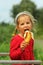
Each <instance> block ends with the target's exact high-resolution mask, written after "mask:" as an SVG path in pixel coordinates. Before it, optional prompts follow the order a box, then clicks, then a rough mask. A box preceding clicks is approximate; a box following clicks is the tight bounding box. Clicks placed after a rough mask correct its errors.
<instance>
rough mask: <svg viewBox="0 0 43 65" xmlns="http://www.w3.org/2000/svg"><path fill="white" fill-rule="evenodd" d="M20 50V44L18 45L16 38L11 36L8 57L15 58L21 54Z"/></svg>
mask: <svg viewBox="0 0 43 65" xmlns="http://www.w3.org/2000/svg"><path fill="white" fill-rule="evenodd" d="M21 53H22V50H21V48H20V46H19V45H18V42H17V39H16V38H13V39H12V40H11V42H10V58H11V59H12V60H14V59H15V60H16V59H18V58H19V56H20V55H21Z"/></svg>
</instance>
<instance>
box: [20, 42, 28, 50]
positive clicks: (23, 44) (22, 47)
mask: <svg viewBox="0 0 43 65" xmlns="http://www.w3.org/2000/svg"><path fill="white" fill-rule="evenodd" d="M26 46H27V43H26V42H25V41H23V42H22V43H21V45H20V48H21V49H22V50H24V49H25V47H26Z"/></svg>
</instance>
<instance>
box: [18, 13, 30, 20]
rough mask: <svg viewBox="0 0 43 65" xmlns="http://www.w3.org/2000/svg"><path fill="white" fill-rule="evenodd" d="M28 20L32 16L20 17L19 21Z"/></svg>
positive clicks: (24, 15)
mask: <svg viewBox="0 0 43 65" xmlns="http://www.w3.org/2000/svg"><path fill="white" fill-rule="evenodd" d="M26 20H30V16H28V15H26V14H23V15H20V16H19V17H18V21H26Z"/></svg>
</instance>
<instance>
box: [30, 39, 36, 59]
mask: <svg viewBox="0 0 43 65" xmlns="http://www.w3.org/2000/svg"><path fill="white" fill-rule="evenodd" d="M30 43H31V46H30V53H31V60H35V58H34V40H33V39H32V40H31V42H30Z"/></svg>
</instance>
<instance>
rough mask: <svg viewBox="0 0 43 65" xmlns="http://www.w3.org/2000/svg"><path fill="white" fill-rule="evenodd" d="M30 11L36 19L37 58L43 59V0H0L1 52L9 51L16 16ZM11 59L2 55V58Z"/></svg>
mask: <svg viewBox="0 0 43 65" xmlns="http://www.w3.org/2000/svg"><path fill="white" fill-rule="evenodd" d="M21 11H29V12H31V14H32V15H33V16H34V18H35V19H36V21H35V25H34V30H33V33H34V38H35V44H34V54H35V59H37V60H38V59H39V60H43V0H0V53H1V52H9V48H10V40H11V37H12V34H14V32H15V23H14V19H15V16H16V15H17V14H18V13H19V12H21ZM2 59H6V60H7V59H10V58H9V57H8V56H7V57H3V56H0V60H2Z"/></svg>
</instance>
